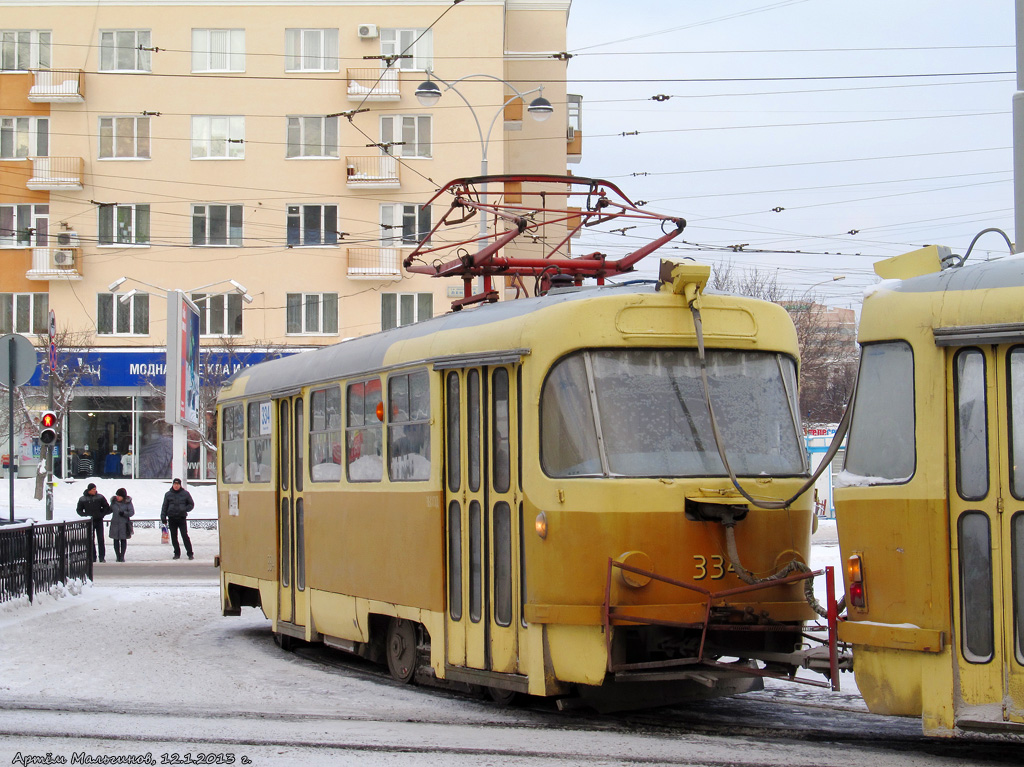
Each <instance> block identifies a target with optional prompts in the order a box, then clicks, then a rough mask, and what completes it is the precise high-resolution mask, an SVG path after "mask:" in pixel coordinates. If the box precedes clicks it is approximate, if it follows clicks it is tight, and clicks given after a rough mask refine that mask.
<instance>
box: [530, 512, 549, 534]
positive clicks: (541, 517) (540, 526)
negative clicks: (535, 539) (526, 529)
mask: <svg viewBox="0 0 1024 767" xmlns="http://www.w3.org/2000/svg"><path fill="white" fill-rule="evenodd" d="M533 529H534V530H536V531H537V535H539V536H540V537H541V540H543V539H545V538H547V537H548V515H547V514H545V513H544V512H543V511H542V512H541V513H540V514H538V515H537V519H536V520H535V521H534V523H533Z"/></svg>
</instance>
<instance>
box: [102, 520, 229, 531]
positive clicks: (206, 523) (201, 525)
mask: <svg viewBox="0 0 1024 767" xmlns="http://www.w3.org/2000/svg"><path fill="white" fill-rule="evenodd" d="M103 524H104V525H106V526H107V527H109V526H110V520H109V519H104V520H103ZM159 525H160V520H159V519H132V527H134V528H135V529H136V530H152V529H153V528H154V527H158V526H159ZM188 526H189V527H190V528H191V529H193V530H216V529H217V520H216V519H189V520H188Z"/></svg>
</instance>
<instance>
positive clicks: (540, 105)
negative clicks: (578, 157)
mask: <svg viewBox="0 0 1024 767" xmlns="http://www.w3.org/2000/svg"><path fill="white" fill-rule="evenodd" d="M427 78H428V79H427V80H426V81H424V82H422V83H420V84H419V86H418V87H417V88H416V90H415V94H416V99H417V100H418V101H419V102H420V104H422V105H423V106H425V107H432V106H434V105H436V104H437V103H438V102H439V101H440V100H441V96H442V94H443V93H444V91H452V92H453V93H454V94H455V95H456V96H458V97H459V98H460V99H462V102H463V103H464V104H465V105H466V106H467V107H468V108H469V112H470V114H471V115H473V122H474V123H475V124H476V131H477V135H478V136H479V137H480V175H481V176H486V175H487V151H488V148H489V147H490V143H491V131H492V130H493V129H494V124H495V123H496V122H497V121H498V118H499V117H501V116H502V115H503V114H504V112H505V107H507V106H508V105H509V104H511V103H513V102H514V101H516V100H519V101H522V102H523V103H524V104H526V111H527V113H528V114H529V115H530V117H532V118H533V120H534V121H535V122H544V121H545V120H547V119H548V118H549V117H551V115H552V114H553V113H554V111H555V108H554V107H553V106H551V102H550V101H548V100H547V99H546V98H544V86H543V85H538V86H537V87H536V88H532V89H531V90H528V91H520V90H519V89H518V88H516V87H515V86H514V85H512V83H510V82H509V81H508V80H503V79H502V78H500V77H497V76H495V75H488V74H472V75H465V76H464V77H460V78H458V79H457V80H452V81H451V82H448V81H447V80H442V79H441V78H440V77H438V76H437V75H435V74H434V73H433V72H431V71H430V70H429V69H428V70H427ZM475 79H484V80H493V81H494V82H497V83H501V84H503V85H506V86H508V87H509V88H510V89H511V90H512V93H513V95H512V96H509V97H508V98H507V99H505V101H504V103H503V104H502V105H501V106H499V107H498V109H497V111H496V112H495V113H494V117H492V118H491V122H490V124H489V125H488V126H487V131H486V133H485V132H484V129H483V125H482V124H481V122H480V119H479V118H478V117H477V113H476V108H475V107H474V106H473V105H472V104H471V103H469V99H467V98H466V97H465V95H463V93H462V92H461V91H460V90H459V89H458V88H457V87H455V86H456V85H457V84H458V83H462V82H465V81H467V80H475ZM435 80H436V81H437V82H435ZM438 82H440V83H441V84H443V85H444V91H442V90H441V86H439V85H438V84H437V83H438ZM534 93H536V94H537V98H535V99H533V100H532V101H529V102H528V101H527V100H526V98H527V96H530V95H532V94H534ZM479 192H480V202H481V203H486V202H487V183H486V182H481V184H480V187H479ZM479 216H480V248H479V249H482V248H483V247H484V240H485V239H486V238H487V216H485V215H484V214H483V213H482V212H481V213H479ZM467 288H468V284H467Z"/></svg>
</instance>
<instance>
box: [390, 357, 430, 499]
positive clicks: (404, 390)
mask: <svg viewBox="0 0 1024 767" xmlns="http://www.w3.org/2000/svg"><path fill="white" fill-rule="evenodd" d="M388 407H389V411H390V413H391V417H390V418H389V419H388V476H389V477H390V478H391V479H392V481H396V482H406V481H415V480H424V479H430V378H429V376H428V374H427V371H426V370H418V371H416V372H415V373H404V374H402V375H393V376H390V377H389V378H388Z"/></svg>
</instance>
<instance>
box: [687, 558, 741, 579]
mask: <svg viewBox="0 0 1024 767" xmlns="http://www.w3.org/2000/svg"><path fill="white" fill-rule="evenodd" d="M693 562H694V565H695V566H696V570H697V572H696V574H695V575H694V576H693V579H694V580H695V581H702V580H704V579H705V578H710V579H711V580H713V581H718V580H721V579H722V578H724V577H725V574H726V573H735V572H736V571H735V570H733V568H732V563H728V564H727V563H726V561H725V557H723V556H720V555H718V554H715V555H714V556H711V557H704V556H701V555H700V554H694V555H693Z"/></svg>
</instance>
